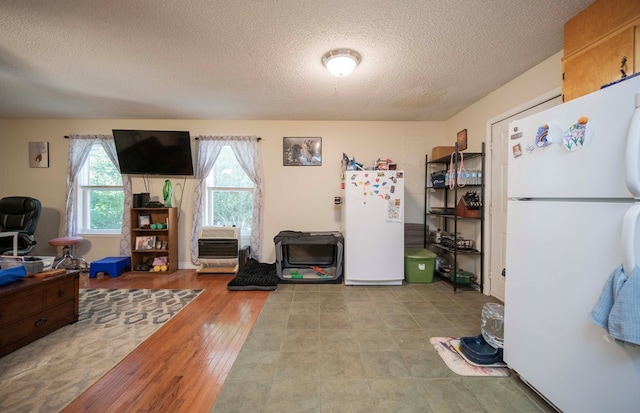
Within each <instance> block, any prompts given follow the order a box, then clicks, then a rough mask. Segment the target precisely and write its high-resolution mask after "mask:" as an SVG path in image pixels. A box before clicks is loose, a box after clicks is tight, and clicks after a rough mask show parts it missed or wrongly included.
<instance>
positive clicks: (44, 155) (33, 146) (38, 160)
mask: <svg viewBox="0 0 640 413" xmlns="http://www.w3.org/2000/svg"><path fill="white" fill-rule="evenodd" d="M48 167H49V142H29V168H48Z"/></svg>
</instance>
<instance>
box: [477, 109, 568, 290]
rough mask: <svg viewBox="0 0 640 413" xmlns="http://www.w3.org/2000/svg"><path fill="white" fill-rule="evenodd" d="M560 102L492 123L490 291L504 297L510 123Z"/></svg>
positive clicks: (526, 110) (524, 111)
mask: <svg viewBox="0 0 640 413" xmlns="http://www.w3.org/2000/svg"><path fill="white" fill-rule="evenodd" d="M560 103H562V99H561V97H560V96H557V97H555V98H552V99H550V100H547V101H545V102H543V103H540V104H538V105H535V106H533V107H531V108H528V109H525V110H523V111H521V112H518V113H516V114H515V115H511V116H510V117H507V118H505V119H502V120H500V121H498V122H496V123H493V124H492V125H491V143H490V151H491V152H490V156H491V204H490V205H491V210H490V212H489V216H490V220H491V223H490V225H489V228H490V229H489V232H490V237H491V238H490V246H491V250H490V251H489V285H490V290H489V291H490V292H489V294H490V295H492V296H494V297H496V298H498V299H500V300H502V301H504V281H505V279H504V274H503V269H504V268H505V267H506V265H505V263H506V259H505V251H506V248H507V182H508V181H507V172H508V167H507V165H508V161H509V153H510V150H511V145H509V136H508V135H509V133H508V132H509V123H511V122H513V121H514V120H518V119H522V118H524V117H527V116H530V115H533V114H534V113H537V112H540V111H542V110H545V109H548V108H550V107H553V106H557V105H559V104H560Z"/></svg>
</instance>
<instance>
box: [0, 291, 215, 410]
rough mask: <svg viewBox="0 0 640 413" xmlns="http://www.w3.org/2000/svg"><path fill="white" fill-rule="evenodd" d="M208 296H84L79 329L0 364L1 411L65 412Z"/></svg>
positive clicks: (46, 340) (91, 293) (61, 332)
mask: <svg viewBox="0 0 640 413" xmlns="http://www.w3.org/2000/svg"><path fill="white" fill-rule="evenodd" d="M202 291H203V290H147V289H130V290H118V289H84V290H80V299H79V309H80V311H79V312H80V316H79V320H78V322H77V323H75V324H70V325H67V326H65V327H62V328H61V329H59V330H57V331H55V332H53V333H51V334H49V335H48V336H45V337H43V338H41V339H39V340H37V341H35V342H33V343H31V344H29V345H27V346H25V347H23V348H21V349H19V350H16V351H14V352H13V353H10V354H8V355H6V356H4V357H2V358H0V411H1V412H3V413H7V412H44V411H46V412H59V411H60V410H62V409H63V408H64V407H65V406H66V405H67V404H69V403H70V402H71V401H73V400H74V399H75V398H77V397H78V396H79V395H80V394H81V393H82V392H83V391H84V390H86V389H87V388H88V387H89V386H91V385H92V384H93V383H94V382H96V381H97V380H98V379H99V378H100V377H102V376H103V375H104V374H105V373H107V372H108V371H109V370H110V369H112V368H113V367H114V366H115V365H116V364H118V363H119V362H120V361H121V360H122V359H123V358H124V357H125V356H126V355H127V354H129V353H130V352H131V351H132V350H133V349H135V348H136V347H137V346H138V345H140V344H141V343H142V342H143V341H144V340H146V339H147V338H148V337H149V336H150V335H151V334H153V333H154V332H155V331H156V330H158V329H159V328H160V327H161V326H162V325H163V324H164V323H166V322H167V321H168V320H169V319H171V317H173V316H174V315H176V314H177V313H178V312H179V311H180V310H182V309H183V308H184V307H185V306H186V305H187V304H189V303H190V302H191V301H192V300H193V299H194V298H196V297H197V296H198V295H199V294H200V293H201V292H202Z"/></svg>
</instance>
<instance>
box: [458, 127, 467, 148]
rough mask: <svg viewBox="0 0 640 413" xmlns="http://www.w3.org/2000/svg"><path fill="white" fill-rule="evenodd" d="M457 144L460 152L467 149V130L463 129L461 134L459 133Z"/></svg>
mask: <svg viewBox="0 0 640 413" xmlns="http://www.w3.org/2000/svg"><path fill="white" fill-rule="evenodd" d="M456 142H457V144H458V150H459V151H464V150H465V149H467V130H466V129H462V130H461V131H460V132H458V135H457V136H456Z"/></svg>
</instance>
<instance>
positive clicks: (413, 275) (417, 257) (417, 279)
mask: <svg viewBox="0 0 640 413" xmlns="http://www.w3.org/2000/svg"><path fill="white" fill-rule="evenodd" d="M436 257H437V255H436V254H435V253H434V252H431V251H429V250H428V249H426V248H405V249H404V279H405V281H406V282H408V283H431V282H433V270H434V268H435V266H436Z"/></svg>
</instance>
